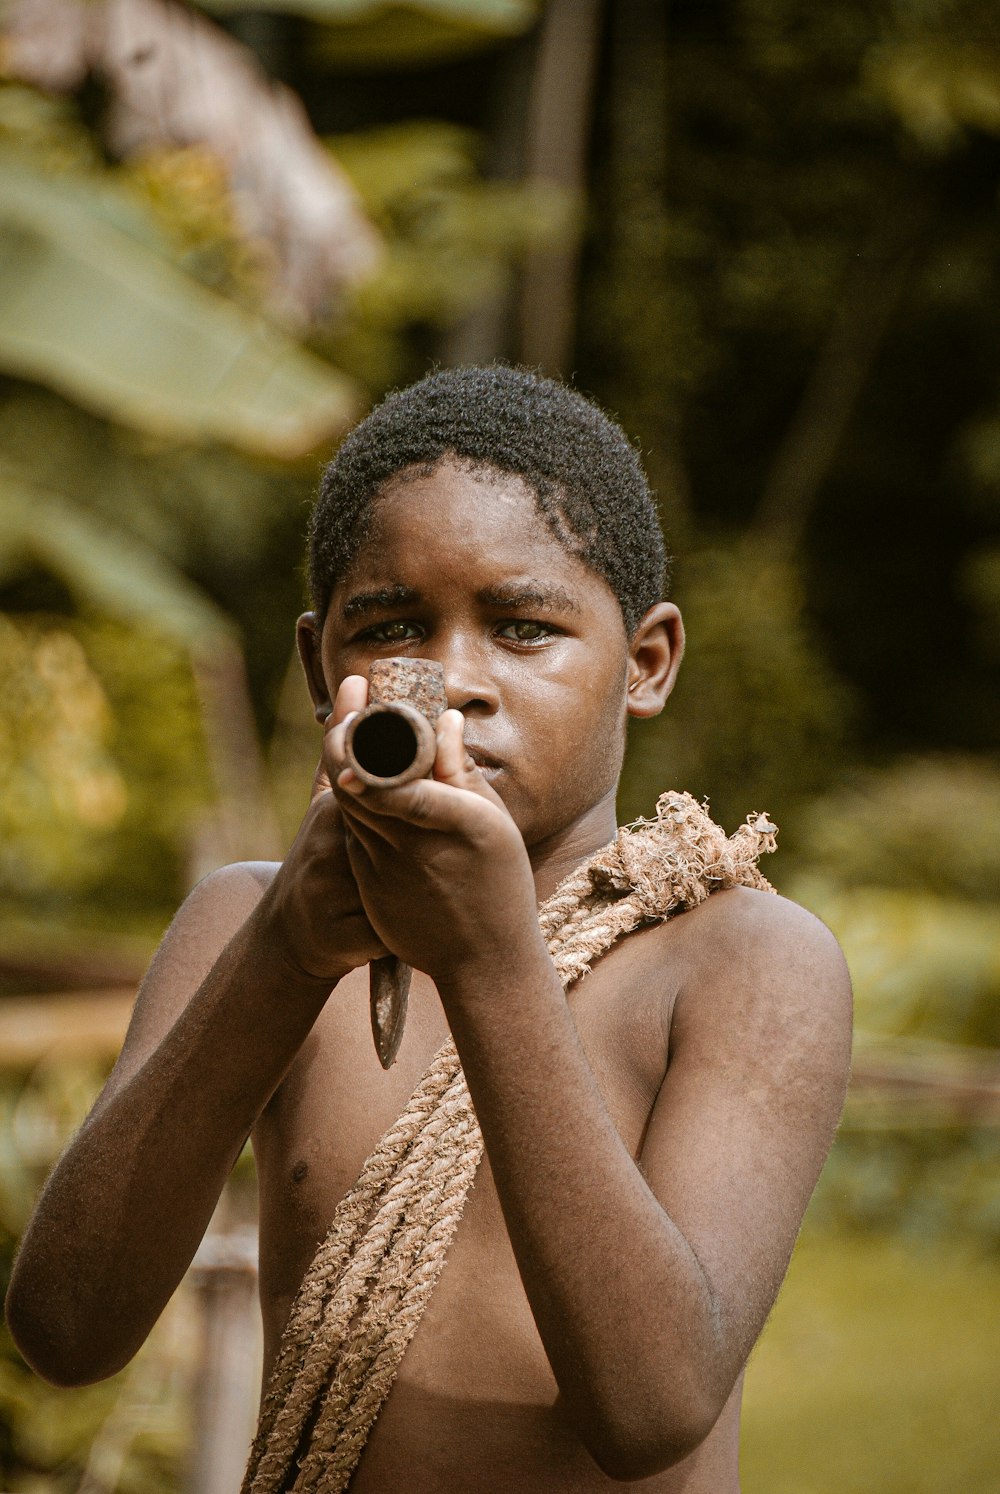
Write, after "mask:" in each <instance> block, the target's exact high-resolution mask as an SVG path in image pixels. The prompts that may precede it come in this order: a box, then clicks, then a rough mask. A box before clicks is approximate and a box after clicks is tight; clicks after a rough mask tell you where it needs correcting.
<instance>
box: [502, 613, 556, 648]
mask: <svg viewBox="0 0 1000 1494" xmlns="http://www.w3.org/2000/svg"><path fill="white" fill-rule="evenodd" d="M551 632H552V630H551V628H547V627H546V626H545V624H544V623H540V622H530V621H529V620H528V619H527V618H519V619H518V621H517V622H509V623H504V625H503V627H502V628H501V629H500V636H501V638H515V639H516V640H517V642H518V643H537V642H538V641H539V640H540V639H542V638H548V637H549V636H550V634H551Z"/></svg>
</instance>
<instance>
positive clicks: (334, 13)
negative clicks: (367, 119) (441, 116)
mask: <svg viewBox="0 0 1000 1494" xmlns="http://www.w3.org/2000/svg"><path fill="white" fill-rule="evenodd" d="M202 8H203V9H205V10H209V11H213V12H215V13H216V14H218V15H225V14H228V13H230V12H232V11H234V10H235V11H239V12H243V11H247V10H250V11H253V10H263V11H266V12H267V13H268V14H271V15H273V14H276V13H281V12H290V13H291V14H293V15H297V16H302V17H305V18H306V19H308V20H309V21H311V22H314V23H316V25H315V29H314V32H313V35H312V38H311V41H312V48H311V50H312V51H313V53H314V55H315V56H316V57H318V58H320V59H322V60H323V61H324V62H325V63H327V64H328V65H329V66H331V67H333V68H336V69H337V70H338V71H344V70H346V69H349V68H378V69H384V68H388V67H413V66H427V65H433V64H434V63H436V62H441V61H446V60H448V59H451V58H454V57H464V56H467V55H469V54H472V53H475V52H480V51H482V50H484V49H485V48H488V47H494V46H496V45H497V43H498V42H502V41H504V40H506V39H507V38H509V37H513V36H520V35H521V34H522V33H523V32H524V31H527V30H528V28H529V27H530V26H532V25H533V24H534V22H535V21H536V20H537V17H538V13H539V10H540V8H541V6H540V0H395V3H390V0H263V3H260V0H258V3H257V4H254V5H246V4H245V3H244V0H202Z"/></svg>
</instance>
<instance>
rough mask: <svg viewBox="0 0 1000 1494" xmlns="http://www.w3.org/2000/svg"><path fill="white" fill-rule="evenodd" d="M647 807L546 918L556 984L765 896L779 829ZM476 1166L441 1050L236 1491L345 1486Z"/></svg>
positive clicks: (321, 1252) (341, 1247) (474, 1142)
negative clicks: (721, 898)
mask: <svg viewBox="0 0 1000 1494" xmlns="http://www.w3.org/2000/svg"><path fill="white" fill-rule="evenodd" d="M656 810H657V814H656V819H655V820H639V821H638V822H637V823H636V824H635V825H630V826H626V827H625V828H624V829H623V830H619V832H618V836H617V839H616V840H615V841H613V842H612V844H611V845H609V846H606V847H605V848H604V849H603V850H602V851H599V852H598V853H597V855H596V856H593V857H591V859H590V860H589V861H587V862H586V863H585V864H584V865H583V866H581V867H579V868H578V869H577V870H576V871H575V872H573V873H572V874H571V875H570V876H569V877H567V878H566V879H565V881H563V882H562V883H560V885H559V887H557V889H556V891H555V892H554V893H553V895H552V897H550V898H549V899H548V901H547V902H546V903H545V904H544V906H543V907H542V908H541V910H540V912H539V923H540V926H541V929H542V933H543V934H544V936H545V939H546V942H547V944H548V948H549V953H550V955H551V956H552V961H553V964H554V966H555V968H556V971H557V973H558V975H559V978H560V980H561V981H562V984H563V986H564V987H567V986H570V985H572V984H573V982H574V981H576V980H579V979H580V977H581V976H582V975H584V974H586V972H587V971H588V970H589V969H590V966H591V963H592V962H593V961H594V960H595V959H597V958H598V957H599V956H600V955H601V954H603V953H604V952H605V951H606V950H607V949H609V948H610V947H611V945H612V944H614V943H615V941H616V940H617V939H619V938H621V937H622V936H623V935H624V934H627V933H630V932H631V931H632V930H633V929H635V928H638V926H639V925H640V924H642V923H648V922H651V921H654V920H659V919H664V918H668V917H669V916H670V915H671V914H673V913H676V912H680V911H682V910H683V909H684V908H690V907H694V906H695V905H696V904H697V903H700V902H703V901H704V899H705V898H706V897H708V895H709V893H711V892H713V891H715V890H716V889H717V888H722V887H733V886H737V885H742V886H748V887H756V888H759V889H762V890H765V891H773V889H772V888H771V886H770V883H769V882H767V881H766V879H765V878H764V877H763V875H762V874H761V872H760V871H759V870H758V868H757V864H756V863H757V858H758V856H760V855H761V853H762V852H765V851H773V850H774V836H775V827H774V826H773V825H772V824H770V823H769V822H768V820H767V819H766V818H765V817H764V816H762V815H760V816H754V815H751V816H749V817H748V819H747V822H746V823H745V824H743V825H741V826H740V828H739V830H737V832H736V834H735V835H733V836H732V837H731V838H729V839H727V837H726V834H725V831H724V830H722V829H721V828H720V827H719V826H718V825H716V824H715V823H714V821H712V820H711V819H710V818H709V816H708V814H707V813H706V811H705V810H704V809H703V808H702V806H701V805H699V804H698V803H697V802H696V801H695V800H694V799H692V798H691V796H690V794H677V793H668V794H663V795H662V796H661V797H660V799H659V801H658V802H657V806H656ZM482 1154H483V1138H482V1133H481V1132H480V1129H479V1125H478V1122H477V1120H476V1115H475V1111H474V1109H473V1106H472V1101H471V1099H470V1097H469V1091H468V1087H467V1085H466V1083H465V1076H464V1074H463V1073H462V1068H461V1064H460V1062H459V1058H458V1054H457V1052H456V1049H455V1044H454V1042H453V1041H451V1040H449V1041H448V1042H447V1043H446V1044H445V1045H444V1047H443V1048H441V1050H440V1051H439V1052H438V1053H437V1054H436V1055H435V1057H434V1059H433V1061H432V1062H431V1064H430V1067H429V1068H428V1069H427V1071H426V1072H425V1074H424V1076H423V1078H422V1079H421V1080H420V1082H419V1084H418V1085H417V1087H416V1089H415V1090H414V1091H413V1094H412V1095H411V1097H410V1100H409V1101H408V1103H407V1106H406V1109H405V1110H404V1111H403V1114H402V1115H401V1116H400V1117H399V1119H398V1120H397V1121H396V1122H395V1123H394V1124H393V1125H392V1126H390V1127H389V1129H388V1131H386V1133H385V1135H384V1136H383V1137H382V1139H381V1140H380V1141H379V1143H378V1145H377V1146H376V1147H375V1149H374V1151H373V1152H372V1154H371V1156H370V1157H369V1158H368V1160H367V1161H366V1162H365V1165H364V1167H363V1168H362V1171H361V1175H360V1177H359V1179H358V1181H357V1183H356V1184H355V1185H354V1187H353V1188H352V1189H351V1190H350V1192H349V1193H348V1194H347V1195H346V1197H345V1198H344V1199H343V1200H342V1201H341V1203H340V1204H339V1205H338V1207H337V1210H336V1212H335V1214H334V1216H333V1221H332V1223H331V1225H330V1229H329V1232H328V1234H327V1236H326V1239H325V1240H324V1241H323V1242H322V1243H321V1245H320V1246H319V1249H318V1250H317V1252H316V1255H315V1258H314V1260H313V1262H312V1265H311V1266H310V1267H309V1270H308V1271H307V1273H306V1276H305V1279H304V1280H303V1283H302V1286H301V1287H300V1289H299V1292H298V1295H297V1297H296V1299H295V1302H294V1303H293V1305H292V1309H291V1312H290V1314H289V1318H288V1322H287V1324H286V1327H285V1331H284V1334H283V1336H282V1340H281V1346H280V1348H279V1351H278V1355H277V1359H276V1361H275V1364H274V1368H273V1370H272V1372H271V1378H270V1381H269V1383H268V1387H267V1392H266V1394H265V1397H264V1401H263V1404H262V1406H261V1413H260V1421H259V1423H258V1427H257V1433H256V1436H255V1438H254V1442H253V1446H252V1448H251V1450H250V1459H249V1462H248V1465H247V1470H246V1473H245V1475H244V1480H243V1488H242V1494H280V1491H284V1490H292V1491H293V1494H309V1491H317V1494H339V1491H341V1490H344V1489H346V1488H347V1485H348V1483H349V1481H350V1479H351V1476H352V1474H353V1472H354V1469H355V1467H356V1466H357V1463H358V1460H359V1459H360V1457H361V1454H362V1452H363V1451H364V1447H365V1443H366V1442H367V1440H368V1436H369V1434H370V1432H371V1428H372V1426H373V1425H374V1423H375V1419H376V1417H377V1416H378V1413H379V1411H380V1410H381V1407H382V1404H383V1402H384V1401H385V1398H386V1396H387V1395H388V1394H389V1391H390V1389H391V1388H392V1384H393V1381H394V1379H395V1377H396V1372H397V1370H398V1369H399V1365H400V1362H401V1361H402V1358H403V1355H404V1353H405V1352H406V1349H407V1346H408V1345H409V1343H410V1341H411V1339H412V1338H413V1335H414V1333H415V1332H416V1330H417V1327H418V1325H419V1323H420V1319H421V1317H422V1315H423V1312H424V1309H425V1308H426V1306H427V1303H428V1301H429V1300H430V1296H431V1293H432V1292H433V1290H434V1287H435V1285H436V1283H437V1280H438V1277H439V1276H440V1274H441V1271H442V1269H443V1267H444V1262H445V1258H446V1256H447V1252H448V1247H449V1245H450V1244H451V1240H452V1237H453V1236H454V1233H455V1230H456V1229H457V1228H458V1223H459V1220H460V1218H461V1216H462V1210H463V1208H464V1206H465V1200H466V1197H467V1195H468V1191H469V1188H470V1187H471V1184H472V1180H473V1178H474V1177H475V1174H476V1169H477V1168H478V1166H479V1162H480V1160H481V1158H482Z"/></svg>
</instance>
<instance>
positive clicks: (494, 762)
mask: <svg viewBox="0 0 1000 1494" xmlns="http://www.w3.org/2000/svg"><path fill="white" fill-rule="evenodd" d="M465 750H466V752H467V753H468V754H469V756H470V757H471V758H472V761H473V762H474V763H475V765H476V767H477V768H480V769H481V770H482V771H483V772H486V773H488V772H490V771H491V770H492V771H493V772H494V773H495V772H497V771H499V769H500V768H502V767H503V763H502V762H501V761H500V759H499V758H498V757H494V755H493V753H492V752H486V751H484V749H483V748H482V747H477V746H476V745H475V744H474V743H472V742H466V743H465Z"/></svg>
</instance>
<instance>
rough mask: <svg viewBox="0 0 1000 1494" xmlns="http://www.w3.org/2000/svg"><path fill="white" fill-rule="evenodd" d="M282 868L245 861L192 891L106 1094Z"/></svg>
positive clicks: (182, 1003)
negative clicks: (276, 872)
mask: <svg viewBox="0 0 1000 1494" xmlns="http://www.w3.org/2000/svg"><path fill="white" fill-rule="evenodd" d="M276 870H277V866H276V864H272V863H269V862H240V863H238V864H237V865H233V866H224V867H221V868H220V869H219V870H218V871H214V872H211V873H210V874H209V875H208V876H207V877H205V878H204V879H203V880H202V881H201V882H199V883H198V885H197V886H196V887H195V888H194V890H193V891H192V892H191V893H189V894H188V896H187V898H186V899H185V901H184V903H183V904H182V906H181V907H180V909H179V910H178V912H177V914H176V915H175V917H174V919H173V922H172V923H171V925H170V927H169V929H168V930H167V932H166V934H165V935H164V937H163V941H162V943H161V944H160V947H159V949H158V950H157V951H156V954H155V955H154V957H153V961H152V963H151V965H150V967H149V969H148V971H147V972H146V975H145V977H144V979H143V981H142V984H141V985H140V987H139V992H138V995H137V997H136V1003H135V1007H134V1009H133V1012H132V1017H131V1020H130V1022H129V1027H128V1031H127V1033H126V1035H125V1042H124V1045H123V1047H122V1051H121V1054H120V1056H119V1058H118V1062H117V1063H116V1064H115V1067H114V1070H113V1072H112V1074H111V1077H110V1079H109V1080H108V1083H107V1085H106V1086H105V1089H104V1091H103V1093H102V1096H101V1099H102V1100H104V1099H107V1098H108V1097H109V1096H110V1095H112V1094H113V1093H114V1092H115V1091H116V1090H117V1089H118V1088H119V1087H120V1086H121V1085H122V1084H124V1083H126V1082H127V1081H128V1080H129V1079H130V1078H131V1077H132V1075H133V1074H135V1073H136V1072H137V1070H138V1069H140V1068H141V1067H142V1065H143V1064H144V1063H145V1061H146V1059H147V1058H148V1057H149V1056H150V1054H152V1053H153V1052H154V1051H155V1049H156V1048H157V1046H158V1045H159V1044H160V1043H161V1042H162V1041H163V1039H164V1037H165V1036H166V1035H167V1033H168V1032H169V1031H170V1028H171V1027H172V1026H173V1024H174V1023H175V1022H176V1020H177V1018H178V1017H179V1016H180V1014H181V1012H182V1011H183V1010H184V1008H185V1007H186V1006H187V1004H188V1002H189V1001H190V1000H191V997H192V996H193V995H194V994H195V992H196V991H197V990H198V988H199V987H200V986H201V984H202V982H203V981H204V979H205V977H206V976H207V975H208V973H209V971H210V970H211V969H212V967H213V965H214V964H215V963H216V961H217V960H218V958H219V955H220V954H221V953H222V951H223V950H224V949H225V947H226V945H227V944H228V943H229V941H230V939H231V938H232V937H233V935H234V934H235V933H236V932H237V930H238V929H240V928H241V927H242V926H243V924H244V923H245V922H246V920H247V919H248V918H249V916H250V914H251V913H252V912H253V911H254V909H255V908H256V906H257V904H258V903H259V902H260V899H261V897H262V896H263V894H264V891H265V889H266V887H267V885H268V883H269V882H270V880H271V878H272V877H273V876H274V873H275V871H276Z"/></svg>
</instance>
